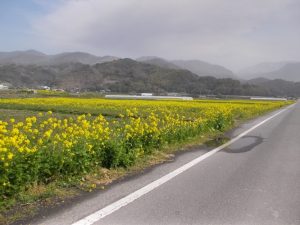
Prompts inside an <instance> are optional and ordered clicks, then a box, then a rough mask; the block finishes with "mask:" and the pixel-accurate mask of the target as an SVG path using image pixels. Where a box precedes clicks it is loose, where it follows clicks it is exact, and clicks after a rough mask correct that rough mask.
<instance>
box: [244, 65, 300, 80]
mask: <svg viewBox="0 0 300 225" xmlns="http://www.w3.org/2000/svg"><path fill="white" fill-rule="evenodd" d="M239 76H240V77H241V78H244V79H254V78H257V77H263V78H267V79H283V80H287V81H295V82H298V81H300V62H291V61H287V62H278V63H261V64H258V65H256V66H253V67H249V68H247V69H245V70H242V71H240V72H239Z"/></svg>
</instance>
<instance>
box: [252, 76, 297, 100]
mask: <svg viewBox="0 0 300 225" xmlns="http://www.w3.org/2000/svg"><path fill="white" fill-rule="evenodd" d="M247 83H248V84H250V85H255V86H257V87H260V88H263V89H264V90H265V91H266V95H271V96H281V97H288V96H290V97H300V82H292V81H286V80H282V79H274V80H270V79H266V78H261V77H260V78H255V79H251V80H249V81H247Z"/></svg>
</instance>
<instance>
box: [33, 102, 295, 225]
mask: <svg viewBox="0 0 300 225" xmlns="http://www.w3.org/2000/svg"><path fill="white" fill-rule="evenodd" d="M273 114H274V113H273ZM269 116H270V114H269V115H267V116H264V117H261V118H259V119H256V120H253V121H251V122H248V123H246V124H244V125H242V126H241V127H239V128H238V129H236V130H235V131H234V132H232V133H231V136H232V137H235V136H237V135H238V134H240V133H241V132H243V131H245V130H247V129H249V128H250V127H252V126H253V125H255V124H257V123H259V122H260V121H262V120H264V119H266V118H268V117H269ZM205 152H207V149H204V148H200V149H198V150H194V151H190V152H188V153H185V154H181V155H179V156H178V157H176V159H175V160H174V161H173V162H170V163H166V164H163V165H160V166H157V167H155V168H154V169H152V170H150V171H147V172H145V173H143V174H142V175H139V176H135V177H132V178H129V179H125V180H124V181H121V182H118V183H116V184H114V185H112V186H111V187H110V188H109V189H108V190H106V191H103V192H100V193H96V194H94V195H93V196H90V197H89V198H88V199H85V200H84V201H78V202H75V203H74V204H73V205H72V206H71V207H65V208H62V209H61V210H59V212H56V213H51V214H49V215H47V217H46V218H42V219H38V220H36V221H34V222H35V224H44V225H47V224H49V225H50V224H55V225H60V224H62V225H63V224H72V223H74V222H76V221H78V220H80V219H82V218H84V217H86V216H88V215H89V214H91V213H93V212H95V211H97V210H99V209H101V208H103V207H105V206H107V205H109V204H111V203H113V202H115V201H116V200H118V199H120V198H122V197H124V196H126V195H128V194H130V193H132V192H133V191H135V190H137V189H139V188H141V187H143V186H145V185H147V184H148V183H150V182H152V181H154V180H156V179H158V178H160V177H161V176H163V175H165V174H167V173H169V172H171V171H173V170H174V169H176V168H178V167H180V166H181V165H184V164H185V163H187V162H189V161H191V160H192V159H194V158H196V157H198V156H200V155H201V154H204V153H205ZM95 224H97V225H102V224H109V225H113V224H126V225H134V224H136V225H143V224H153V225H158V224H205V225H213V224H222V225H225V224H236V225H243V224H257V225H264V224H270V225H277V224H278V225H286V224H295V225H300V103H297V104H296V105H295V106H294V107H292V108H289V109H288V110H286V111H285V112H283V113H281V114H280V115H278V116H276V117H275V118H273V119H272V120H270V121H268V122H266V123H265V124H263V125H261V126H259V127H258V128H256V129H255V130H253V131H251V132H250V133H248V134H247V135H246V136H244V137H243V138H241V139H239V140H238V141H236V142H235V143H233V144H232V145H230V146H229V147H227V148H226V149H224V150H222V151H220V152H218V153H216V154H214V155H212V156H211V157H209V158H207V159H205V160H203V161H201V162H200V163H199V164H197V165H195V166H194V167H192V168H190V169H189V170H187V171H185V172H183V173H182V174H180V175H178V176H176V177H175V178H173V179H172V180H170V181H168V182H166V183H165V184H163V185H161V186H159V187H158V188H156V189H154V190H153V191H151V192H149V193H147V194H146V195H144V196H142V197H140V198H139V199H137V200H135V201H134V202H132V203H130V204H128V205H126V206H124V207H122V208H120V209H119V210H117V211H115V212H114V213H112V214H110V215H108V216H106V217H105V218H103V219H101V220H99V221H98V222H96V223H95Z"/></svg>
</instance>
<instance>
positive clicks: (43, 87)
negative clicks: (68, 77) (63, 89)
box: [41, 86, 51, 90]
mask: <svg viewBox="0 0 300 225" xmlns="http://www.w3.org/2000/svg"><path fill="white" fill-rule="evenodd" d="M41 89H43V90H50V89H51V88H50V87H49V86H41Z"/></svg>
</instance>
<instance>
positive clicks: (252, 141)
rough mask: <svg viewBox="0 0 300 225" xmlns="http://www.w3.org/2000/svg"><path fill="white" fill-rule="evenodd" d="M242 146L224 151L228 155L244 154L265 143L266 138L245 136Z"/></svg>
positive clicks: (235, 146)
mask: <svg viewBox="0 0 300 225" xmlns="http://www.w3.org/2000/svg"><path fill="white" fill-rule="evenodd" d="M241 140H242V141H241V143H242V144H241V145H240V144H235V145H234V146H232V147H228V148H226V149H224V150H223V152H226V153H244V152H248V151H251V150H252V149H253V148H254V147H256V146H258V145H260V144H261V143H263V141H264V138H262V137H259V136H244V137H242V138H241Z"/></svg>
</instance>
